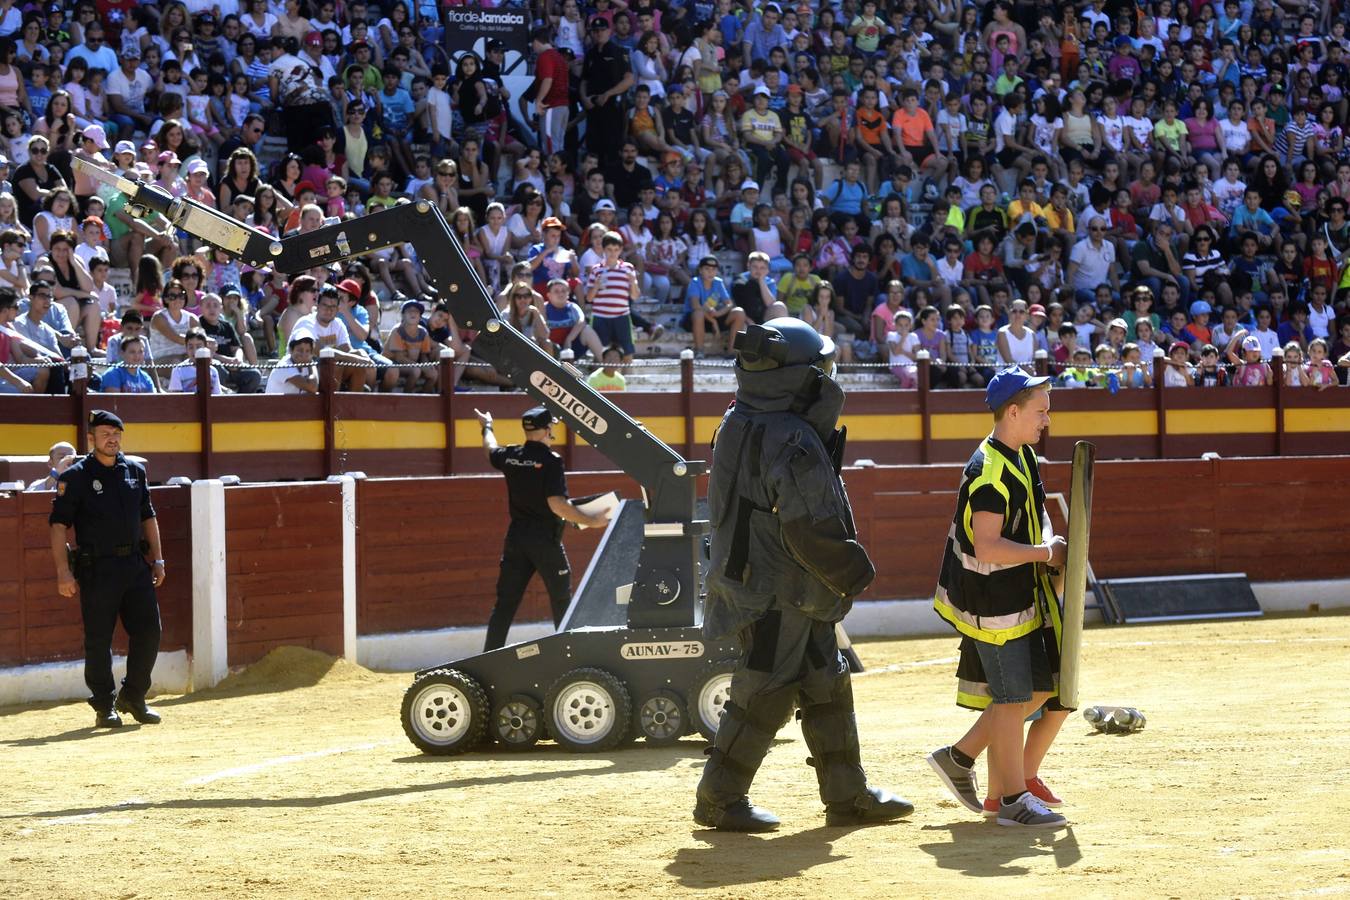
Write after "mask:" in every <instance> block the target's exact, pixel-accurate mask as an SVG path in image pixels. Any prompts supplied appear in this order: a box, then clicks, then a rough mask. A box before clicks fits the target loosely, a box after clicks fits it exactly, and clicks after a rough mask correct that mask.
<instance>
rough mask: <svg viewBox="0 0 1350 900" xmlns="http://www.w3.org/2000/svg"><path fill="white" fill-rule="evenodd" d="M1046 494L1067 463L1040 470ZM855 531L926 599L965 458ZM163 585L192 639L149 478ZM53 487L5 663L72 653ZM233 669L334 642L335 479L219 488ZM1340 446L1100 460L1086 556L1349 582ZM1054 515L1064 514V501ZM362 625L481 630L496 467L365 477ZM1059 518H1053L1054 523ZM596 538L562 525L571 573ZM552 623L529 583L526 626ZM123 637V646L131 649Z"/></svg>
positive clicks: (3, 610)
mask: <svg viewBox="0 0 1350 900" xmlns="http://www.w3.org/2000/svg"><path fill="white" fill-rule="evenodd" d="M1044 473H1045V478H1046V482H1047V487H1048V488H1049V489H1050V490H1051V491H1066V490H1067V488H1068V477H1069V466H1068V465H1067V464H1066V463H1064V462H1051V463H1049V464H1047V465H1046V467H1045V470H1044ZM845 477H846V479H847V481H848V486H849V493H850V496H851V497H852V499H853V505H854V512H855V516H856V518H857V524H858V531H859V538H860V539H861V540H862V541H863V543H864V545H865V546H866V547H867V548H868V550H869V552H870V553H871V554H872V558H873V560H874V561H875V562H876V565H877V569H878V574H877V579H876V581H875V582H874V583H873V585H872V587H871V588H870V589H869V591H868V592H867V594H866V595H865V597H864V599H865V600H866V599H877V598H895V597H922V596H926V595H928V594H929V592H930V591H931V590H932V588H933V584H934V581H935V578H936V572H937V566H938V560H939V556H940V554H941V551H942V542H943V540H944V537H945V535H946V532H947V527H948V523H949V522H950V517H951V513H952V507H953V503H954V491H955V489H956V486H957V482H958V481H959V477H960V467H959V466H957V465H951V464H945V465H934V466H906V467H889V466H884V467H875V468H863V469H850V470H847V471H846V473H845ZM568 486H569V489H570V491H571V493H572V494H573V495H574V496H576V495H582V494H588V493H595V492H598V491H601V490H609V489H618V490H619V491H620V493H621V494H622V495H623V496H625V497H628V498H636V497H637V496H638V491H637V487H636V485H635V484H634V483H633V482H631V481H629V480H628V479H627V478H626V477H625V476H623V475H621V474H619V473H614V472H601V473H583V474H576V473H574V474H571V475H569V476H568ZM153 492H154V500H155V505H156V508H157V510H158V513H159V519H160V528H161V531H162V533H163V535H164V551H165V558H166V559H167V560H168V566H169V580H168V582H167V584H166V585H165V586H164V588H163V589H161V591H160V608H161V611H162V615H163V620H164V641H163V647H164V649H166V650H173V649H179V648H185V647H188V646H189V644H190V641H191V571H190V565H191V552H190V537H191V535H190V522H189V515H188V500H189V491H188V489H187V488H154V489H153ZM51 496H52V495H51V494H50V493H45V494H0V542H2V543H0V546H5V547H9V548H13V549H12V550H11V555H10V564H9V565H7V566H4V567H0V666H14V665H22V664H26V663H34V662H45V661H50V660H61V659H78V658H79V657H80V656H81V653H82V650H81V647H82V640H81V629H80V616H79V605H78V602H77V601H74V600H66V599H63V598H61V597H59V596H58V595H57V593H56V585H55V576H54V573H53V570H52V564H51V556H50V551H49V549H48V531H47V514H48V512H49V510H50V504H51ZM225 496H226V529H227V533H226V552H227V571H228V584H229V588H228V596H227V615H228V632H229V640H230V663H231V664H232V665H240V664H244V663H248V662H252V661H254V660H256V659H258V658H260V657H261V656H262V655H263V654H265V653H266V652H267V651H268V650H270V649H271V648H273V647H275V646H278V645H282V644H299V645H303V646H308V647H312V648H314V649H318V650H322V651H324V652H327V653H332V654H338V653H340V652H341V651H342V566H341V563H342V542H341V518H342V507H341V492H340V488H339V486H338V485H336V484H327V483H308V484H260V485H246V486H239V487H231V488H227V489H226V493H225ZM1348 498H1350V457H1345V456H1342V457H1284V458H1275V459H1216V460H1146V461H1131V462H1120V461H1103V462H1099V463H1098V464H1097V468H1096V484H1095V491H1094V510H1093V522H1094V527H1093V537H1092V554H1091V559H1092V564H1093V566H1094V568H1095V570H1096V572H1097V574H1098V575H1099V576H1101V577H1127V576H1146V575H1168V574H1201V573H1206V572H1233V571H1245V572H1247V573H1248V575H1249V576H1250V577H1251V578H1252V579H1253V580H1257V581H1269V580H1282V579H1291V580H1297V579H1314V578H1316V579H1328V578H1350V554H1347V553H1345V552H1342V548H1341V547H1340V545H1339V543H1337V541H1338V539H1339V536H1340V535H1344V534H1346V533H1350V502H1347V499H1348ZM1051 508H1052V514H1053V515H1054V517H1055V518H1056V519H1057V520H1058V512H1057V508H1056V507H1054V506H1052V507H1051ZM357 511H358V515H357V560H356V563H357V590H358V598H359V599H358V608H357V630H358V633H360V634H373V633H382V632H392V631H405V630H417V629H431V628H443V627H447V626H456V625H482V624H484V623H485V622H486V620H487V615H488V612H489V611H490V610H491V608H492V603H493V599H494V593H495V583H496V576H497V559H498V555H499V553H500V550H501V542H502V538H503V535H504V533H505V530H506V522H507V517H506V488H505V484H504V482H503V481H502V479H501V477H500V476H499V475H492V476H462V477H455V478H419V479H369V480H365V481H361V482H358V487H357ZM1061 525H1062V523H1061ZM599 537H600V532H599V531H594V530H592V531H576V530H571V529H569V530H568V531H567V533H566V537H565V543H566V546H567V549H568V553H569V556H570V558H571V562H572V570H573V583H574V585H575V584H576V583H577V582H579V581H580V578H581V575H582V573H583V572H584V571H585V568H586V564H587V562H588V561H589V559H590V556H591V553H592V552H593V550H594V548H595V545H596V542H597V541H598V539H599ZM547 617H548V604H547V599H546V597H545V596H544V594H543V590H542V588H541V586H540V585H539V584H538V583H537V582H536V583H535V584H534V585H533V586H532V587H531V590H530V592H529V594H528V595H527V598H526V602H525V604H524V605H523V608H522V610H521V611H520V613H519V616H518V619H519V620H520V621H531V620H536V621H537V620H541V619H546V618H547ZM124 646H125V644H124V639H122V638H121V637H120V636H119V643H118V647H119V648H121V647H124Z"/></svg>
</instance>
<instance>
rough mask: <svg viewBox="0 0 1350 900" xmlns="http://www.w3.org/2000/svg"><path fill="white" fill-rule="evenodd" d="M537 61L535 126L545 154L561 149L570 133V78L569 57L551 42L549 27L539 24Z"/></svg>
mask: <svg viewBox="0 0 1350 900" xmlns="http://www.w3.org/2000/svg"><path fill="white" fill-rule="evenodd" d="M530 40H531V45H532V46H533V48H534V52H535V56H536V61H535V65H534V87H535V91H534V94H533V96H532V97H530V99H532V100H533V101H534V109H535V122H536V128H537V129H538V131H539V136H540V137H541V138H543V142H544V146H543V148H542V149H543V151H544V155H545V156H548V155H549V154H550V153H562V152H563V149H564V143H565V141H564V139H565V137H566V134H567V111H568V104H569V97H568V91H569V79H570V78H571V70H570V69H569V67H568V65H567V59H566V58H565V57H564V56H563V55H562V54H561V53H560V52H558V51H557V50H556V49H554V47H553V45H552V44H551V43H550V42H549V29H548V28H536V29H535V30H534V34H533V35H531V38H530Z"/></svg>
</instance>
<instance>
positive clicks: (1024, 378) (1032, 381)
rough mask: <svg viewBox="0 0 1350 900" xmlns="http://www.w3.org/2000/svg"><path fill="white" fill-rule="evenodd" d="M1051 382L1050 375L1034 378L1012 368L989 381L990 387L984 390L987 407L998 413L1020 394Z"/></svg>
mask: <svg viewBox="0 0 1350 900" xmlns="http://www.w3.org/2000/svg"><path fill="white" fill-rule="evenodd" d="M1049 381H1050V376H1048V375H1041V376H1032V375H1028V374H1027V373H1026V372H1024V371H1022V370H1021V369H1019V368H1018V367H1017V366H1010V367H1009V368H1006V369H1004V370H1003V371H1002V372H999V373H998V374H997V375H995V376H994V377H993V378H991V379H989V386H988V387H987V388H985V389H984V402H985V405H987V406H988V407H989V408H990V409H991V410H993V411H994V412H998V410H999V408H1000V407H1001V406H1003V405H1004V404H1005V403H1007V402H1008V401H1009V400H1011V399H1012V398H1013V397H1015V396H1017V394H1018V393H1019V392H1021V391H1025V390H1026V389H1027V388H1033V387H1036V386H1038V385H1042V384H1045V383H1047V382H1049Z"/></svg>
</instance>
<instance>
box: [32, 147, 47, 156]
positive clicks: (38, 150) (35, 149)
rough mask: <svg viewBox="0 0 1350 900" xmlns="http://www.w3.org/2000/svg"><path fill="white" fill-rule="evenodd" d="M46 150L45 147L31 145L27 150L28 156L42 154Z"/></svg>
mask: <svg viewBox="0 0 1350 900" xmlns="http://www.w3.org/2000/svg"><path fill="white" fill-rule="evenodd" d="M46 152H47V148H46V147H32V148H30V149H29V151H28V153H29V155H30V156H42V155H44V154H46Z"/></svg>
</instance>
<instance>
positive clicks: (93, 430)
mask: <svg viewBox="0 0 1350 900" xmlns="http://www.w3.org/2000/svg"><path fill="white" fill-rule="evenodd" d="M89 444H90V446H91V447H92V448H93V450H92V451H91V452H90V453H89V454H88V455H87V456H85V457H84V458H83V459H81V460H79V461H78V462H76V463H75V464H74V465H72V466H70V467H69V468H68V469H66V470H65V471H64V472H62V473H61V477H60V479H59V480H58V481H57V483H56V497H55V498H53V499H52V512H51V516H50V517H49V518H48V520H47V521H48V523H49V524H50V525H51V541H52V561H53V562H54V563H55V564H56V583H57V589H58V590H59V591H60V592H61V596H62V597H74V596H75V593H76V590H77V589H78V591H79V594H80V615H81V617H82V618H83V620H84V681H85V684H87V685H89V691H90V694H91V696H90V698H89V705H90V706H92V707H94V712H95V717H94V726H95V727H96V728H119V727H121V725H122V718H121V716H119V715H118V714H117V713H118V711H121V712H127V713H131V715H132V717H133V718H135V720H136V721H137V722H140V723H141V724H142V725H157V724H159V713H157V712H155V711H154V710H153V709H150V708H149V707H147V706H146V705H145V694H146V692H147V691H148V690H150V672H151V670H153V669H154V667H155V657H156V656H158V654H159V603H158V602H157V601H156V599H155V588H157V587H159V586H160V585H161V584H163V583H164V559H163V553H162V551H161V549H160V543H159V522H158V520H156V519H155V508H154V506H153V505H151V503H150V488H149V485H148V484H147V481H146V475H145V468H144V467H143V466H142V465H141V464H140V463H137V462H133V461H131V460H129V459H127V458H126V457H125V456H123V455H122V420H121V419H119V418H118V417H117V416H115V415H113V414H112V413H110V412H105V411H104V410H101V409H96V410H94V411H93V412H92V413H90V415H89ZM71 526H74V527H75V535H76V539H77V540H78V542H79V547H78V548H77V549H75V550H73V551H72V550H71V549H70V548H69V546H68V545H67V543H66V540H67V537H68V535H69V529H70V527H71ZM147 554H148V556H149V559H150V562H149V563H147V561H146V557H147ZM72 567H73V570H72ZM119 617H120V618H121V620H122V626H123V627H124V628H125V629H126V631H127V637H128V638H129V644H128V650H127V674H126V677H125V678H124V679H122V690H121V692H120V693H119V692H118V691H117V688H116V684H115V682H114V681H113V671H112V646H111V645H112V636H113V628H114V626H115V625H116V624H117V620H118V618H119Z"/></svg>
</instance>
